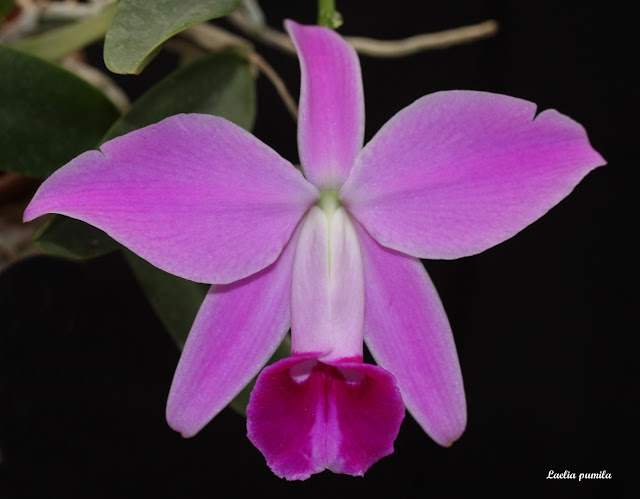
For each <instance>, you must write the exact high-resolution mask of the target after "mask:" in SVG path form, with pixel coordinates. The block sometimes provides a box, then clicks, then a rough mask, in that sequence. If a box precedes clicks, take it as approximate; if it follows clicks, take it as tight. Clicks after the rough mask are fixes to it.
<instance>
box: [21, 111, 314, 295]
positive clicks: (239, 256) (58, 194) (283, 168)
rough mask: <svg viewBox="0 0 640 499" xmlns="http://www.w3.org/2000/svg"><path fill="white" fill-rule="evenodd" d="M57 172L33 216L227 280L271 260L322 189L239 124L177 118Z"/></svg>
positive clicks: (187, 273)
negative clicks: (79, 224)
mask: <svg viewBox="0 0 640 499" xmlns="http://www.w3.org/2000/svg"><path fill="white" fill-rule="evenodd" d="M101 151H102V154H101V153H100V152H98V151H89V152H86V153H84V154H82V155H80V156H78V157H77V158H75V159H74V160H73V161H71V162H70V163H69V164H67V165H66V166H64V167H62V168H61V169H59V170H58V171H56V172H55V173H54V174H53V175H52V176H51V177H49V178H48V179H47V180H46V181H45V182H44V184H42V186H41V187H40V189H39V190H38V192H37V193H36V195H35V197H34V198H33V200H32V201H31V204H30V205H29V206H28V207H27V210H26V211H25V220H31V219H33V218H35V217H38V216H40V215H43V214H44V213H61V214H63V215H68V216H70V217H73V218H77V219H80V220H83V221H85V222H87V223H90V224H91V225H95V226H96V227H98V228H100V229H102V230H104V231H105V232H106V233H108V234H109V235H110V236H111V237H113V238H114V239H116V240H117V241H119V242H120V243H122V244H123V245H125V246H126V247H128V248H129V249H131V250H132V251H134V252H135V253H137V254H138V255H140V256H141V257H142V258H144V259H145V260H148V261H149V262H151V263H152V264H153V265H155V266H157V267H160V268H161V269H163V270H166V271H167V272H170V273H172V274H175V275H178V276H181V277H184V278H186V279H190V280H192V281H199V282H207V283H228V282H232V281H235V280H238V279H241V278H243V277H246V276H248V275H251V274H253V273H254V272H257V271H258V270H260V269H263V268H265V267H266V266H268V265H269V264H271V263H272V262H273V261H274V260H275V259H276V258H277V257H278V255H279V254H280V252H281V251H282V248H283V247H284V245H285V244H286V242H287V241H288V240H289V237H290V236H291V233H292V232H293V230H294V229H295V227H296V224H297V223H298V221H299V220H300V218H301V216H302V214H303V213H304V212H305V211H306V210H307V209H308V208H309V206H311V205H312V204H313V203H314V202H315V199H316V198H317V196H318V193H317V189H316V188H315V187H313V186H312V185H311V184H309V183H308V182H307V181H306V180H304V178H303V177H302V175H301V174H300V173H299V172H298V171H297V170H296V169H295V168H294V167H293V166H292V165H291V164H290V163H288V162H287V161H286V160H284V159H283V158H281V157H280V156H279V155H278V154H277V153H276V152H274V151H273V150H272V149H270V148H269V147H267V146H266V145H264V144H263V143H262V142H260V141H259V140H257V139H256V138H255V137H253V136H252V135H251V134H249V133H248V132H246V131H245V130H243V129H242V128H240V127H238V126H236V125H234V124H233V123H231V122H229V121H226V120H224V119H223V118H218V117H214V116H209V115H203V114H189V115H177V116H173V117H171V118H167V119H166V120H163V121H161V122H160V123H157V124H155V125H151V126H148V127H146V128H143V129H140V130H137V131H135V132H132V133H129V134H127V135H124V136H122V137H119V138H116V139H113V140H111V141H109V142H106V143H105V144H104V145H103V146H102V148H101Z"/></svg>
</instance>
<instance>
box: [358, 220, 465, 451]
mask: <svg viewBox="0 0 640 499" xmlns="http://www.w3.org/2000/svg"><path fill="white" fill-rule="evenodd" d="M356 229H357V231H358V235H359V237H360V242H361V248H362V258H363V264H364V280H365V290H366V291H365V316H364V320H365V333H364V334H365V336H364V339H365V343H366V344H367V346H368V347H369V350H370V352H371V355H373V358H374V359H375V360H376V362H377V363H378V365H380V366H381V367H382V368H384V369H387V370H388V371H389V372H391V374H393V375H394V376H395V378H396V380H397V382H398V388H400V393H402V398H403V400H404V403H405V405H406V406H407V409H408V410H409V412H410V413H411V415H412V416H413V417H414V418H415V420H416V421H417V422H418V423H419V424H420V425H421V426H422V428H423V429H424V431H425V432H427V434H428V435H429V436H430V437H431V438H433V439H434V440H435V441H436V442H437V443H439V444H440V445H444V446H449V445H451V444H452V443H453V442H454V441H455V440H457V439H458V438H459V437H460V435H461V434H462V432H463V431H464V429H465V426H466V422H467V409H466V402H465V396H464V387H463V383H462V374H461V372H460V364H459V362H458V354H457V352H456V347H455V343H454V341H453V335H452V333H451V328H450V326H449V321H448V320H447V316H446V313H445V311H444V309H443V307H442V303H441V302H440V298H439V297H438V293H437V291H436V289H435V287H434V286H433V284H432V283H431V280H430V279H429V276H428V275H427V273H426V271H425V269H424V267H423V265H422V263H421V262H420V260H417V259H416V258H413V257H410V256H408V255H405V254H402V253H399V252H397V251H394V250H391V249H388V248H385V247H383V246H381V245H380V244H378V243H377V242H376V241H375V240H374V239H373V238H371V236H369V234H367V232H366V231H365V230H364V229H363V228H362V227H361V226H359V225H356Z"/></svg>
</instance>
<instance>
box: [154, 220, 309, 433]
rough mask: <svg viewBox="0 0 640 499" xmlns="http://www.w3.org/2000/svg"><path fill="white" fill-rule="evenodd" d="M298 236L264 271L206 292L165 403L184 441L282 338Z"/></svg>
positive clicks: (286, 325) (230, 396)
mask: <svg viewBox="0 0 640 499" xmlns="http://www.w3.org/2000/svg"><path fill="white" fill-rule="evenodd" d="M298 234H299V231H296V233H294V235H293V237H292V238H291V241H290V242H289V244H287V246H286V247H285V249H284V251H283V252H282V254H281V255H280V257H279V258H278V259H277V260H276V261H275V263H273V264H271V265H270V266H269V267H267V268H266V269H263V270H262V271H260V272H258V273H256V274H254V275H252V276H250V277H247V278H245V279H243V280H241V281H237V282H234V283H231V284H226V285H214V286H212V287H211V290H210V291H209V294H208V295H207V297H206V298H205V300H204V303H203V304H202V307H201V308H200V311H199V312H198V315H197V317H196V320H195V322H194V324H193V327H192V328H191V332H190V333H189V337H188V338H187V342H186V344H185V346H184V349H183V351H182V356H181V357H180V362H179V363H178V367H177V369H176V373H175V375H174V378H173V383H172V385H171V390H170V392H169V399H168V401H167V421H168V423H169V425H170V426H171V427H172V428H173V429H174V430H176V431H179V432H180V433H182V434H183V435H184V436H185V437H191V436H193V435H195V434H196V433H198V432H199V431H200V430H201V429H202V427H204V426H205V425H206V424H207V423H208V422H209V421H211V419H212V418H213V417H214V416H215V415H216V414H218V412H220V411H221V410H222V409H223V408H224V407H225V406H226V405H227V404H228V403H229V402H230V401H231V399H233V397H235V396H236V395H237V394H238V392H240V390H242V388H244V386H245V385H246V384H247V383H248V382H249V381H251V379H252V378H253V377H254V376H255V375H256V374H257V373H258V371H259V370H260V369H261V368H262V366H263V365H264V364H265V363H266V362H267V361H268V360H269V357H271V355H272V354H273V352H274V351H275V350H276V348H277V347H278V345H279V344H280V342H281V341H282V339H283V338H284V335H285V334H286V333H287V330H288V329H289V317H290V316H289V310H290V303H291V300H290V294H291V269H292V266H293V254H294V249H295V246H296V242H297V241H296V240H297V238H298Z"/></svg>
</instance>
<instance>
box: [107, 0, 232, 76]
mask: <svg viewBox="0 0 640 499" xmlns="http://www.w3.org/2000/svg"><path fill="white" fill-rule="evenodd" d="M239 5H240V0H121V1H120V3H119V4H118V8H117V10H116V14H115V16H114V19H113V23H112V24H111V27H110V28H109V30H108V31H107V36H106V39H105V44H104V61H105V64H106V65H107V67H108V68H109V69H110V70H111V71H113V72H114V73H125V74H128V73H133V74H138V73H140V71H142V70H143V69H144V67H145V66H146V65H147V64H148V63H149V62H150V61H151V59H153V56H154V55H155V54H156V53H157V52H158V50H159V49H160V47H161V44H162V43H163V42H165V41H166V40H168V39H169V38H171V37H172V36H173V35H175V34H176V33H179V32H180V31H182V30H184V29H186V28H188V27H189V26H193V25H194V24H197V23H200V22H203V21H207V20H209V19H214V18H216V17H222V16H226V15H227V14H230V13H231V12H233V11H234V10H236V9H237V8H238V7H239Z"/></svg>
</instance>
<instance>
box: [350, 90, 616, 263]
mask: <svg viewBox="0 0 640 499" xmlns="http://www.w3.org/2000/svg"><path fill="white" fill-rule="evenodd" d="M535 111H536V106H535V104H533V103H531V102H527V101H524V100H520V99H516V98H513V97H508V96H504V95H497V94H490V93H484V92H471V91H452V92H439V93H435V94H431V95H427V96H425V97H423V98H421V99H419V100H417V101H416V102H414V103H413V104H411V105H410V106H408V107H407V108H405V109H403V110H402V111H400V112H399V113H398V114H397V115H396V116H394V117H393V118H392V119H391V120H390V121H389V122H388V123H387V124H386V125H385V126H384V127H382V129H381V130H380V131H379V132H378V134H377V135H376V136H375V137H374V138H373V139H372V140H371V142H370V143H369V144H367V146H366V147H365V148H364V149H363V150H362V153H361V154H360V156H358V159H357V160H356V165H355V166H354V168H353V171H352V175H351V177H350V178H349V180H348V181H347V183H346V184H345V185H344V187H343V189H342V192H341V195H342V199H343V201H344V203H345V206H347V208H348V209H349V211H350V212H351V213H352V214H353V215H354V216H355V217H356V218H357V219H358V220H359V221H360V222H361V223H362V224H363V225H364V226H365V227H366V228H367V230H368V231H369V232H370V234H371V235H372V236H373V237H374V238H375V239H376V240H377V241H378V242H380V243H381V244H383V245H384V246H387V247H389V248H393V249H396V250H399V251H402V252H404V253H409V254H411V255H413V256H417V257H419V258H459V257H463V256H468V255H472V254H475V253H479V252H481V251H484V250H485V249H487V248H490V247H491V246H494V245H496V244H498V243H500V242H502V241H504V240H506V239H508V238H510V237H512V236H513V235H515V234H516V233H517V232H519V231H521V230H522V229H524V228H525V227H526V226H527V225H529V224H530V223H532V222H534V221H535V220H537V219H538V218H539V217H541V216H542V215H544V214H545V213H546V212H547V211H548V210H549V209H551V208H552V207H553V206H555V205H556V204H557V203H558V202H560V201H561V200H562V199H563V198H564V197H565V196H567V195H568V194H569V193H570V192H571V190H572V189H573V188H574V187H575V186H576V185H577V184H578V182H580V180H582V178H583V177H584V176H585V175H586V174H587V173H589V172H590V171H591V170H592V169H594V168H595V167H597V166H600V165H603V164H605V161H604V160H603V159H602V157H601V156H600V155H599V154H598V153H597V152H596V151H594V150H593V148H592V147H591V146H590V144H589V141H588V139H587V134H586V132H585V131H584V129H583V128H582V126H580V124H578V123H576V122H575V121H573V120H571V119H570V118H568V117H567V116H564V115H562V114H559V113H558V112H557V111H554V110H548V111H544V112H542V113H541V114H539V115H538V116H537V117H535V119H534V115H535Z"/></svg>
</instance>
